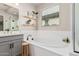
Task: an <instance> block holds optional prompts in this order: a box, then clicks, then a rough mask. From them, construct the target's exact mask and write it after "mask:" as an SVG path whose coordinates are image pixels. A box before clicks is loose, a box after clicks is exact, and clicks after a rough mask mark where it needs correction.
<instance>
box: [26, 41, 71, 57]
mask: <svg viewBox="0 0 79 59" xmlns="http://www.w3.org/2000/svg"><path fill="white" fill-rule="evenodd" d="M26 42H28V43H29V44H30V45H29V47H30V54H31V56H68V55H69V54H70V51H72V50H71V49H70V44H65V45H62V46H60V45H59V47H58V46H56V44H53V43H52V45H48V44H47V43H46V44H45V43H43V42H39V41H32V40H30V41H26Z"/></svg>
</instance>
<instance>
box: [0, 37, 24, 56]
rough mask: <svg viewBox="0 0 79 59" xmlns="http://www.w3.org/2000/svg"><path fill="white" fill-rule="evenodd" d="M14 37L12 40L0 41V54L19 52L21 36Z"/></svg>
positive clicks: (14, 54)
mask: <svg viewBox="0 0 79 59" xmlns="http://www.w3.org/2000/svg"><path fill="white" fill-rule="evenodd" d="M16 38H17V39H16ZM16 38H15V39H14V40H8V41H4V42H1V43H0V56H17V55H19V54H20V52H21V45H22V39H23V38H21V37H20V38H19V37H18V36H17V37H16ZM3 39H5V38H3ZM6 39H7V37H6ZM10 39H11V37H10ZM12 39H13V38H12Z"/></svg>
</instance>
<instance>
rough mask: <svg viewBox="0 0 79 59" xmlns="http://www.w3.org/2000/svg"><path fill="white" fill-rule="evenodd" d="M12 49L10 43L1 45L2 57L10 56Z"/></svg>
mask: <svg viewBox="0 0 79 59" xmlns="http://www.w3.org/2000/svg"><path fill="white" fill-rule="evenodd" d="M10 55H11V48H10V44H9V42H4V43H0V56H10Z"/></svg>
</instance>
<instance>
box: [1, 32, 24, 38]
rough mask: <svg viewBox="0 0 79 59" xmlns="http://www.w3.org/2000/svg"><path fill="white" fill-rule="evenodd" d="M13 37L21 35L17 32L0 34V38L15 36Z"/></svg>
mask: <svg viewBox="0 0 79 59" xmlns="http://www.w3.org/2000/svg"><path fill="white" fill-rule="evenodd" d="M15 35H23V34H22V33H19V32H0V37H5V36H15Z"/></svg>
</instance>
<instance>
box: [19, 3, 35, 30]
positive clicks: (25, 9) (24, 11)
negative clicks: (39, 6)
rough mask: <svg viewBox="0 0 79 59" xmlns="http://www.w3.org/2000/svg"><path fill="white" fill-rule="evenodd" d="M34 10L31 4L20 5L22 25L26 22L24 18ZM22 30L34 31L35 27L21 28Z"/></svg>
mask: <svg viewBox="0 0 79 59" xmlns="http://www.w3.org/2000/svg"><path fill="white" fill-rule="evenodd" d="M33 10H35V8H34V7H33V6H32V5H31V4H28V3H27V4H26V3H20V4H19V20H20V24H22V23H23V22H24V20H26V19H24V18H23V16H27V12H32V11H33ZM20 29H21V30H34V29H35V27H32V26H25V27H23V26H20Z"/></svg>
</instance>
